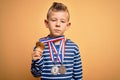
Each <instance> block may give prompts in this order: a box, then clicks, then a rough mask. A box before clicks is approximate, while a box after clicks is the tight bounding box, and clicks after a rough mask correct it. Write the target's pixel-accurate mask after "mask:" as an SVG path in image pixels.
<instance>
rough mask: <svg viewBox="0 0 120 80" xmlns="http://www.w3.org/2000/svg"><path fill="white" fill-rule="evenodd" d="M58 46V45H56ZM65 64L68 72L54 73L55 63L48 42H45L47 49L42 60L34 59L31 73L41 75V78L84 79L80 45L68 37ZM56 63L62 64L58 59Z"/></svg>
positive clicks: (42, 79) (50, 79)
mask: <svg viewBox="0 0 120 80" xmlns="http://www.w3.org/2000/svg"><path fill="white" fill-rule="evenodd" d="M56 47H57V46H56ZM63 64H64V66H65V67H66V73H65V74H60V73H58V74H57V75H53V74H52V73H51V68H52V67H53V66H54V63H53V62H52V60H51V57H50V52H49V48H48V44H47V43H46V44H45V49H44V51H43V55H42V57H41V59H40V60H36V61H35V60H32V65H31V73H32V74H33V76H34V77H41V80H82V62H81V57H80V52H79V48H78V46H77V45H76V44H75V43H74V42H72V41H71V40H70V39H67V40H66V42H65V54H64V62H63ZM56 65H57V66H58V67H60V66H61V64H60V62H59V61H57V62H56Z"/></svg>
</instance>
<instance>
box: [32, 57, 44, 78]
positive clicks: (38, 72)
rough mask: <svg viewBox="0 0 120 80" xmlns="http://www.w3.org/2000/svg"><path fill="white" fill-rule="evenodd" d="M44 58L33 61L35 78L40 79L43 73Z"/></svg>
mask: <svg viewBox="0 0 120 80" xmlns="http://www.w3.org/2000/svg"><path fill="white" fill-rule="evenodd" d="M42 65H43V57H41V59H39V60H32V64H31V73H32V74H33V76H34V77H40V75H41V72H42Z"/></svg>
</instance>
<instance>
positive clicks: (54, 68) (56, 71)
mask: <svg viewBox="0 0 120 80" xmlns="http://www.w3.org/2000/svg"><path fill="white" fill-rule="evenodd" d="M58 72H59V68H58V67H57V66H56V65H54V66H53V67H52V69H51V73H52V74H53V75H57V74H58Z"/></svg>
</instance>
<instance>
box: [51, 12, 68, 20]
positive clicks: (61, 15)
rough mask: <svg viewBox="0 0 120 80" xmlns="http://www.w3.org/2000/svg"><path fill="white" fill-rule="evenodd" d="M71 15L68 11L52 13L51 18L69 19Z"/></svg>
mask: <svg viewBox="0 0 120 80" xmlns="http://www.w3.org/2000/svg"><path fill="white" fill-rule="evenodd" d="M68 17H69V15H68V12H67V11H51V12H50V13H49V18H60V19H68Z"/></svg>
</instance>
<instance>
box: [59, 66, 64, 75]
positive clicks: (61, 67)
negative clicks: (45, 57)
mask: <svg viewBox="0 0 120 80" xmlns="http://www.w3.org/2000/svg"><path fill="white" fill-rule="evenodd" d="M59 73H61V74H65V73H66V67H65V66H64V65H63V64H62V65H61V66H60V68H59Z"/></svg>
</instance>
